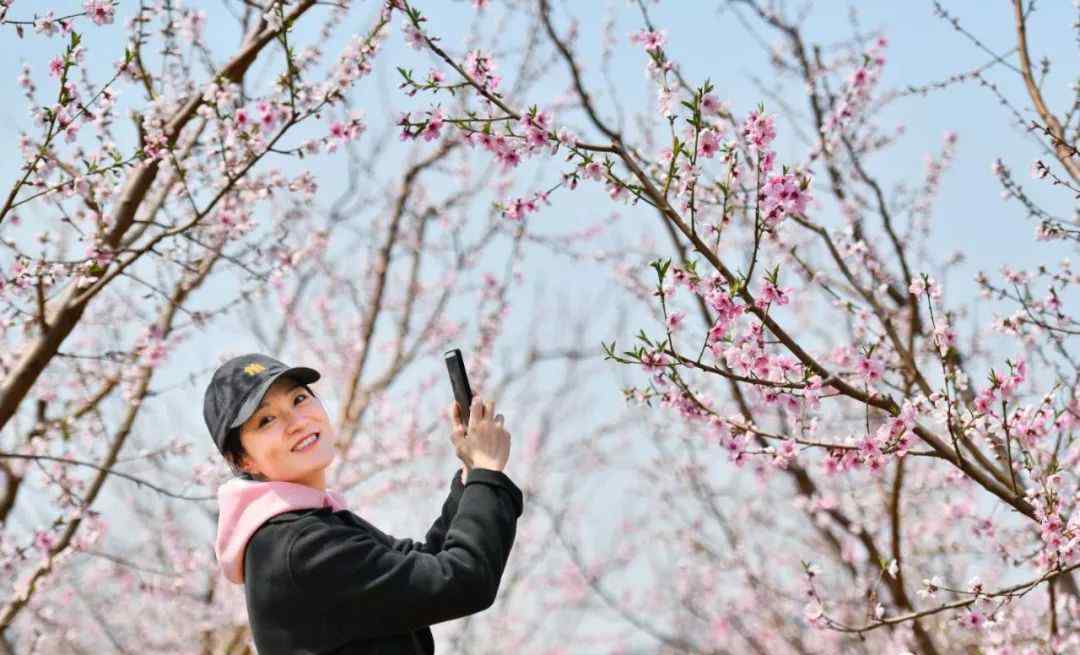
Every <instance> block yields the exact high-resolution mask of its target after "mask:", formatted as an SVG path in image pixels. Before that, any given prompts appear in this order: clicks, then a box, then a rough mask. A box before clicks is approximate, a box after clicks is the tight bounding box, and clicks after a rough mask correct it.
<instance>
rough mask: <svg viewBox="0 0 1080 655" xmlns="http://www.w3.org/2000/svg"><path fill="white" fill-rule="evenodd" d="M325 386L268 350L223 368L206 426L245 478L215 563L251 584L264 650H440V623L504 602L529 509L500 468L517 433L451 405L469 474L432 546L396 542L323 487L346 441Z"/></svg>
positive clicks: (208, 402)
mask: <svg viewBox="0 0 1080 655" xmlns="http://www.w3.org/2000/svg"><path fill="white" fill-rule="evenodd" d="M320 377H321V376H320V374H319V372H318V371H316V370H314V369H311V368H307V367H302V366H301V367H289V366H286V365H285V364H283V363H281V362H280V361H278V360H276V359H274V358H272V357H268V356H266V355H261V354H258V353H251V354H248V355H242V356H240V357H235V358H233V359H230V360H228V361H227V362H225V363H224V364H222V365H221V366H220V367H219V368H218V370H217V371H215V372H214V375H213V378H212V379H211V381H210V385H209V386H208V387H207V389H206V395H205V398H204V400H203V418H205V419H206V426H207V428H209V430H210V434H211V436H212V437H213V439H214V444H215V445H217V447H218V449H219V450H220V451H221V453H222V455H223V456H224V457H225V459H226V461H227V462H229V465H230V466H231V467H232V469H233V472H234V473H236V474H237V476H238V477H236V478H234V479H232V480H229V481H228V482H226V483H225V484H223V485H221V487H220V488H219V489H218V509H219V514H218V533H217V541H216V543H215V545H214V550H215V553H216V554H217V558H218V565H219V567H220V569H221V572H222V574H223V575H224V576H225V577H226V578H227V579H228V580H229V581H230V582H233V583H235V584H243V585H244V592H245V593H244V597H245V599H246V601H247V609H248V618H249V620H250V622H251V633H252V636H253V637H254V640H255V646H256V649H257V650H258V652H259V653H260V655H276V654H278V653H281V654H285V653H290V654H296V653H324V652H335V653H344V652H348V653H383V654H386V653H411V654H414V653H425V654H428V655H430V654H431V653H434V648H435V644H434V640H433V638H432V635H431V630H430V626H431V625H434V624H436V623H440V622H442V621H447V620H450V619H455V618H459V617H463V616H467V615H469V614H474V613H476V612H479V611H481V610H483V609H485V608H487V607H488V606H490V605H491V604H492V603H493V602H494V601H495V595H496V594H497V592H498V589H499V581H500V579H501V577H502V572H503V570H504V568H505V566H506V561H507V558H508V557H509V556H510V549H511V547H512V546H513V543H514V536H515V533H516V526H517V517H519V516H520V515H521V512H522V494H521V490H520V489H519V488H518V487H517V485H515V484H514V482H513V481H512V480H510V478H509V477H508V476H507V475H506V474H505V473H503V470H502V469H503V468H504V467H505V465H506V462H507V459H508V458H509V455H510V433H509V432H507V431H506V430H505V429H504V428H503V416H502V414H497V415H496V414H495V413H494V412H495V407H494V403H492V402H486V403H485V402H484V401H483V400H482V399H481V398H480V397H479V396H474V397H473V402H472V405H471V407H470V408H469V410H470V411H469V424H468V426H466V425H465V424H464V423H463V422H462V419H461V412H459V411H458V407H457V405H456V403H455V404H454V406H453V407H452V408H451V411H450V412H449V414H450V416H451V420H452V432H451V437H450V440H451V442H452V443H453V446H454V449H455V451H456V452H457V455H458V457H459V458H461V460H462V462H463V463H464V464H465V465H464V466H463V467H462V469H461V472H462V475H461V476H459V475H458V472H457V471H454V475H453V477H452V478H451V480H450V491H449V495H448V496H447V498H446V501H445V502H444V503H443V507H442V513H441V514H440V516H439V517H438V518H437V519H436V520H435V522H434V524H433V525H432V526H431V528H430V529H429V530H428V532H427V535H426V537H425V540H424V542H416V541H413V540H412V539H397V538H395V537H392V536H390V535H389V534H387V533H385V532H383V531H381V530H379V529H378V528H376V527H375V526H374V525H372V524H371V523H369V522H367V521H365V520H364V519H362V518H361V517H359V516H357V515H356V514H354V513H352V512H350V511H349V510H348V509H347V508H346V507H345V498H344V497H343V496H342V495H341V494H339V493H337V492H335V491H331V490H329V489H327V485H326V468H327V467H328V466H329V465H330V464H331V462H333V460H334V455H335V452H334V447H333V444H334V441H335V436H336V435H335V433H334V428H333V425H332V424H331V421H330V417H329V416H328V415H327V413H326V409H325V408H324V407H323V404H322V401H320V400H319V399H318V398H317V397H316V396H315V393H314V392H313V391H312V390H311V387H310V386H308V385H310V384H311V383H313V382H315V381H316V380H318V379H319V378H320ZM466 428H467V429H468V435H467V437H468V438H466Z"/></svg>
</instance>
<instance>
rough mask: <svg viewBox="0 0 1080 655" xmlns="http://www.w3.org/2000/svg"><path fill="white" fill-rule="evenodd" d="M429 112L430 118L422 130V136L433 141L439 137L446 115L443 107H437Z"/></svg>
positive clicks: (425, 139)
mask: <svg viewBox="0 0 1080 655" xmlns="http://www.w3.org/2000/svg"><path fill="white" fill-rule="evenodd" d="M429 113H430V118H428V121H427V125H425V126H424V129H423V130H421V132H420V136H422V137H423V138H424V141H433V140H435V139H437V138H439V131H440V130H441V129H442V126H443V122H444V121H445V116H444V115H443V112H442V110H441V109H435V110H434V111H432V112H429Z"/></svg>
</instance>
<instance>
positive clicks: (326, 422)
mask: <svg viewBox="0 0 1080 655" xmlns="http://www.w3.org/2000/svg"><path fill="white" fill-rule="evenodd" d="M333 429H334V428H333V426H332V425H331V424H330V417H329V416H328V415H327V413H326V408H325V407H323V404H322V401H321V400H319V398H318V397H317V396H316V395H315V392H313V391H312V390H311V387H309V386H308V385H306V384H304V383H303V382H302V381H300V380H298V379H296V378H294V377H292V376H289V375H282V376H281V377H279V378H278V379H277V380H275V381H274V382H273V384H272V385H271V386H270V388H269V389H268V390H267V392H266V395H265V396H264V398H263V400H262V403H261V404H260V405H259V407H258V408H257V409H256V411H255V413H254V414H252V415H251V417H250V418H248V419H247V420H246V421H244V423H243V424H242V425H241V426H240V427H236V428H231V429H230V430H229V434H228V435H227V436H226V440H225V453H224V454H225V457H226V458H227V459H229V461H230V463H231V464H232V465H233V466H234V470H238V471H239V472H241V473H242V475H244V476H246V477H247V478H248V479H253V480H259V481H267V480H284V481H287V482H295V483H297V484H303V485H307V486H309V487H313V488H315V489H323V490H325V489H326V474H325V471H326V467H327V466H329V465H330V463H331V462H332V461H333V460H334V437H333V434H334V433H333ZM312 436H314V441H312V440H311V439H309V437H312Z"/></svg>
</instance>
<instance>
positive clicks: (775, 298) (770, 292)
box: [762, 282, 791, 305]
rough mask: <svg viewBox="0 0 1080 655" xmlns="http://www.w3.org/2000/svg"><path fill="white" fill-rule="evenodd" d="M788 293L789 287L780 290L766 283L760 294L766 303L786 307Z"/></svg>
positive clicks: (789, 291)
mask: <svg viewBox="0 0 1080 655" xmlns="http://www.w3.org/2000/svg"><path fill="white" fill-rule="evenodd" d="M790 293H791V288H790V287H784V288H783V289H781V288H780V287H778V286H776V285H775V284H773V283H772V282H766V283H765V290H764V291H763V292H762V297H763V298H764V299H765V301H766V302H769V303H773V302H775V303H776V304H777V305H786V304H788V294H790Z"/></svg>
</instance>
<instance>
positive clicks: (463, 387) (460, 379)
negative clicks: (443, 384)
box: [443, 348, 473, 426]
mask: <svg viewBox="0 0 1080 655" xmlns="http://www.w3.org/2000/svg"><path fill="white" fill-rule="evenodd" d="M443 358H445V359H446V370H447V372H449V373H450V386H452V387H453V388H454V400H456V401H457V403H458V405H460V406H461V420H462V422H463V423H465V425H466V426H467V425H469V408H470V407H472V398H473V393H472V388H471V387H470V386H469V376H468V375H466V374H465V360H464V359H462V358H461V351H460V350H458V349H457V348H454V349H453V350H447V351H446V352H445V353H443Z"/></svg>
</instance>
